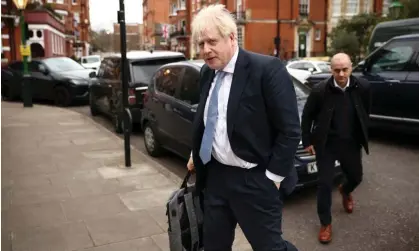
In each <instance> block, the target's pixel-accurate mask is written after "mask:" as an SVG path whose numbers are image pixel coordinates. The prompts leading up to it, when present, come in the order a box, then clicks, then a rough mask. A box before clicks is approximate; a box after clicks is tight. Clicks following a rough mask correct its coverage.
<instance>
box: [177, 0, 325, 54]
mask: <svg viewBox="0 0 419 251" xmlns="http://www.w3.org/2000/svg"><path fill="white" fill-rule="evenodd" d="M311 1H313V0H311ZM311 1H310V0H264V1H260V0H235V1H231V0H191V1H186V3H188V2H189V3H190V6H189V5H188V4H185V5H184V6H185V9H186V12H187V13H184V12H183V9H182V7H183V5H182V0H171V1H170V5H169V6H170V7H171V12H170V14H169V16H170V21H171V24H172V25H173V26H174V27H175V29H174V31H173V32H172V34H171V36H170V43H171V49H172V50H177V51H183V50H185V51H186V52H185V54H186V55H187V56H188V57H190V58H196V57H198V56H199V49H198V48H196V47H194V46H193V45H192V41H191V38H190V22H191V20H193V17H194V16H195V15H196V14H197V13H198V12H199V10H200V9H201V8H202V7H203V6H205V5H208V4H213V3H221V4H224V5H226V7H227V8H228V9H229V10H230V11H231V12H232V13H233V14H234V15H235V17H236V19H237V25H238V43H239V46H240V47H242V48H245V49H247V50H250V51H254V52H258V53H262V54H268V55H275V53H276V45H275V43H274V42H275V40H274V39H275V37H276V36H277V32H278V30H279V32H278V33H279V37H280V53H279V54H280V57H281V58H283V59H289V58H292V57H306V56H307V57H308V56H322V55H324V53H325V48H326V20H327V6H326V2H327V0H316V4H310V2H311ZM278 3H279V6H278ZM277 10H278V14H279V18H277ZM175 14H176V15H175ZM278 19H279V25H278V22H277V20H278ZM278 26H279V27H278ZM278 28H279V29H278ZM174 43H175V46H173V44H174Z"/></svg>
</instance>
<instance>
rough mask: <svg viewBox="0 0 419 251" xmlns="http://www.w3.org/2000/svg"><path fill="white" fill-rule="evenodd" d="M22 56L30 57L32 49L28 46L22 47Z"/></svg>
mask: <svg viewBox="0 0 419 251" xmlns="http://www.w3.org/2000/svg"><path fill="white" fill-rule="evenodd" d="M20 55H22V56H27V57H29V56H30V55H31V47H30V46H28V45H20Z"/></svg>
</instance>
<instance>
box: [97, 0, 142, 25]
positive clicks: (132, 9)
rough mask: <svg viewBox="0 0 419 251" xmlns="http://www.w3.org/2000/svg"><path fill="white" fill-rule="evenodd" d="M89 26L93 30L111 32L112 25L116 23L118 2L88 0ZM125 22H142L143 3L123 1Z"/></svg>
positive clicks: (111, 0)
mask: <svg viewBox="0 0 419 251" xmlns="http://www.w3.org/2000/svg"><path fill="white" fill-rule="evenodd" d="M89 1H90V24H91V27H92V29H93V30H95V31H99V30H101V29H105V30H109V31H113V23H116V22H117V11H118V10H119V0H89ZM125 20H126V21H125V22H126V23H142V22H143V1H142V0H125Z"/></svg>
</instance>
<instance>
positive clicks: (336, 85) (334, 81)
mask: <svg viewBox="0 0 419 251" xmlns="http://www.w3.org/2000/svg"><path fill="white" fill-rule="evenodd" d="M349 83H350V78H348V82H346V85H345V86H344V87H340V86H339V85H338V83H336V80H335V79H333V84H334V85H335V87H337V88H339V89H341V90H342V91H345V90H346V88H348V87H349Z"/></svg>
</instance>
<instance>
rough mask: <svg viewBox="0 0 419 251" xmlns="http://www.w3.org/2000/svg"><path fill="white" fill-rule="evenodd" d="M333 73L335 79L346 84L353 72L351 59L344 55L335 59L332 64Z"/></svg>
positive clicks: (340, 83)
mask: <svg viewBox="0 0 419 251" xmlns="http://www.w3.org/2000/svg"><path fill="white" fill-rule="evenodd" d="M331 68H332V73H333V77H334V79H335V81H336V82H337V83H338V84H339V85H341V86H344V85H346V83H347V82H348V78H349V76H350V75H351V73H352V63H351V61H350V60H349V59H347V58H345V57H342V58H338V59H336V60H334V61H333V62H332V64H331Z"/></svg>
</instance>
